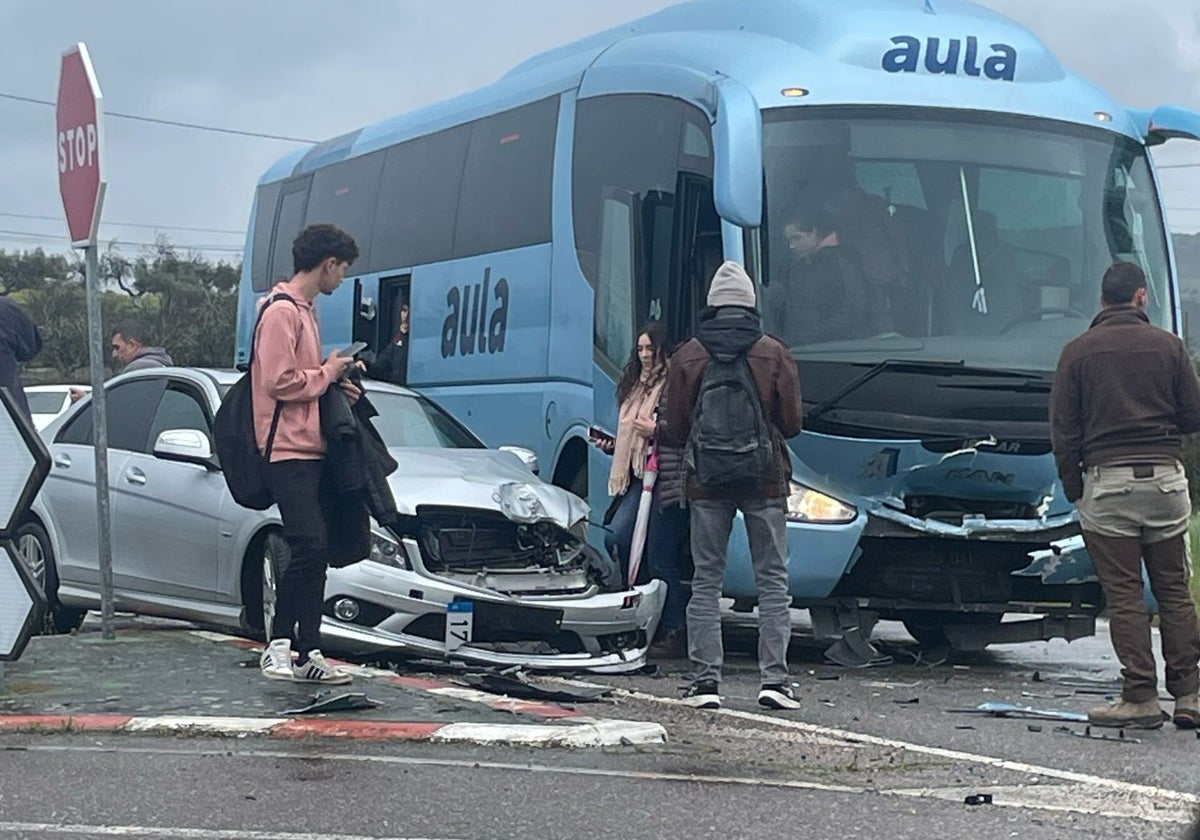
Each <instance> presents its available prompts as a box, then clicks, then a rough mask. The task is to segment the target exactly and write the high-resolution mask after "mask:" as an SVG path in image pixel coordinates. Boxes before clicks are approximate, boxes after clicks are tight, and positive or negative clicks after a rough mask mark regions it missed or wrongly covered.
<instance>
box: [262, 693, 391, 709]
mask: <svg viewBox="0 0 1200 840" xmlns="http://www.w3.org/2000/svg"><path fill="white" fill-rule="evenodd" d="M382 705H383V704H382V703H380V702H379V701H377V700H372V699H371V698H370V697H368V696H367V695H365V694H363V693H362V692H359V691H322V692H320V693H318V694H314V695H313V698H312V702H311V703H309V704H308V705H307V706H301V707H299V708H297V709H287V710H286V711H284V714H285V715H316V714H322V713H324V712H356V711H361V710H363V709H376V708H379V707H380V706H382Z"/></svg>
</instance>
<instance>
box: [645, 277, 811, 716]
mask: <svg viewBox="0 0 1200 840" xmlns="http://www.w3.org/2000/svg"><path fill="white" fill-rule="evenodd" d="M755 303H756V299H755V293H754V283H753V281H752V280H751V279H750V278H749V277H748V276H747V275H746V272H745V270H744V269H743V268H742V267H741V266H740V265H738V264H737V263H735V262H726V263H724V264H723V265H722V266H721V267H720V268H719V269H717V273H716V274H715V275H714V276H713V280H712V285H711V286H710V287H709V292H708V307H707V308H706V309H705V310H704V311H703V312H701V314H700V328H699V330H698V331H697V335H696V338H693V339H691V340H690V341H688V342H687V343H686V344H684V345H683V346H682V347H680V348H679V350H677V351H676V352H675V355H674V356H672V357H671V364H670V367H669V369H668V373H667V385H666V391H667V393H668V394H670V399H669V400H668V402H667V417H666V422H665V423H664V424H663V426H662V429H661V435H662V439H663V442H664V444H666V445H667V446H686V445H687V444H688V440H689V436H690V435H691V432H692V421H693V414H694V411H695V406H696V403H697V400H698V399H699V397H700V390H701V384H702V382H703V380H704V374H705V371H706V370H707V369H708V366H709V363H710V362H711V361H712V359H713V358H714V357H716V358H719V359H722V360H725V359H730V358H736V357H738V356H740V355H744V356H745V359H746V361H747V363H748V365H749V369H750V377H751V379H753V384H754V387H755V390H756V391H757V396H758V399H759V402H760V403H761V407H762V416H763V419H764V420H765V421H766V422H767V424H768V425H769V426H770V427H771V430H772V435H771V437H772V440H773V441H774V445H773V448H774V450H775V459H774V461H775V464H774V470H773V471H774V478H772V479H770V480H768V481H766V482H765V483H762V484H760V485H759V486H743V487H741V488H739V489H737V490H736V491H731V492H720V493H713V492H712V491H711V490H709V489H708V488H706V487H705V486H703V485H701V484H700V482H699V481H698V480H697V476H696V475H695V474H694V466H695V465H694V464H691V465H690V466H691V467H692V469H691V470H690V474H689V478H688V500H689V506H690V509H691V529H692V534H691V545H692V562H693V565H694V567H695V571H694V573H693V577H692V597H691V600H690V601H689V602H688V607H687V633H688V653H689V656H690V657H691V659H692V661H693V662H695V663H696V665H697V668H698V673H697V675H696V679H695V681H694V682H693V684H692V686H691V688H689V690H688V694H687V697H686V699H685V702H686V703H688V704H689V705H692V706H696V707H698V708H705V709H715V708H720V705H721V695H720V681H721V664H722V660H723V658H724V650H723V648H722V645H721V614H720V609H719V607H718V599H719V598H720V596H721V586H722V583H723V581H724V579H725V564H726V562H727V559H728V546H729V534H730V531H731V530H732V527H733V517H734V514H735V513H737V511H739V510H740V511H741V512H742V516H743V518H744V519H745V522H746V533H747V536H748V537H749V540H750V555H751V557H752V559H753V562H754V577H755V581H756V583H757V587H758V621H759V634H758V660H759V670H760V672H761V674H762V689H761V691H760V692H759V695H758V702H759V703H760V704H761V705H764V706H767V707H769V708H774V709H796V708H799V703H798V702H797V701H796V698H795V696H794V695H793V693H792V689H791V684H790V680H789V677H788V670H787V648H788V641H789V640H790V639H791V616H790V613H789V602H790V599H789V597H788V570H787V562H788V558H787V512H786V510H787V508H786V499H787V494H788V480H789V478H790V477H791V460H790V458H789V456H788V451H787V446H786V444H785V443H784V440H785V439H787V438H791V437H795V436H796V435H798V434H799V433H800V426H801V421H802V419H803V409H802V407H801V404H800V375H799V372H798V370H797V369H796V362H795V360H794V359H793V358H792V356H791V353H790V352H789V350H788V348H787V347H786V346H785V345H784V344H783V343H782V342H780V341H778V340H777V339H774V338H771V337H769V336H766V335H764V334H763V331H762V327H761V325H760V322H759V315H758V311H757V310H756V309H755Z"/></svg>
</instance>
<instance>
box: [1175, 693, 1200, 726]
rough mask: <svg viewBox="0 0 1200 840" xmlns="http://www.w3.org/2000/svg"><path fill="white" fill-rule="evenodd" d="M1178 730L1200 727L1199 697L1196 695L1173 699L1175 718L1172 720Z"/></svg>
mask: <svg viewBox="0 0 1200 840" xmlns="http://www.w3.org/2000/svg"><path fill="white" fill-rule="evenodd" d="M1172 720H1173V721H1174V722H1175V725H1176V726H1178V727H1179V728H1180V729H1196V728H1197V727H1200V697H1198V696H1197V695H1196V694H1185V695H1184V696H1183V697H1176V698H1175V716H1174V717H1173V718H1172Z"/></svg>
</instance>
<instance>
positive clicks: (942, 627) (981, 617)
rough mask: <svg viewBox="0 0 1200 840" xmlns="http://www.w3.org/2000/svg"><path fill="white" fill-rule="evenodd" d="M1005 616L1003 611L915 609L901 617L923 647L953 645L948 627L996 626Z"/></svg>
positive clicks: (907, 628) (909, 631) (906, 628)
mask: <svg viewBox="0 0 1200 840" xmlns="http://www.w3.org/2000/svg"><path fill="white" fill-rule="evenodd" d="M1003 618H1004V616H1003V615H1002V614H1001V613H952V612H936V611H933V610H928V611H914V612H906V613H904V614H903V615H902V616H900V619H901V620H902V621H903V622H904V629H905V630H907V631H908V635H910V636H912V637H913V638H914V639H915V640H916V642H917V644H919V645H920V646H921V647H923V648H939V647H953V645H951V643H950V639H949V637H948V636H947V634H946V629H947V628H948V627H963V626H970V627H977V628H980V629H987V628H990V627H995V626H996V625H998V624H999V623H1000V621H1001V620H1002V619H1003Z"/></svg>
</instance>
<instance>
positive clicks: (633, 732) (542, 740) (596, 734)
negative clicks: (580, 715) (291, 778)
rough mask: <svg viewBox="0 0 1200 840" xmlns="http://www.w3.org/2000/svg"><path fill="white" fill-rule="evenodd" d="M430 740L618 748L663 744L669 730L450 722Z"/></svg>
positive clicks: (628, 724) (606, 723)
mask: <svg viewBox="0 0 1200 840" xmlns="http://www.w3.org/2000/svg"><path fill="white" fill-rule="evenodd" d="M430 740H432V741H435V742H442V743H448V742H456V741H466V742H469V743H474V744H519V745H522V746H534V747H615V746H620V745H622V744H663V743H666V740H667V730H666V729H664V728H663V727H662V725H660V724H657V723H643V722H639V721H628V720H592V721H589V722H587V723H582V722H581V723H572V724H569V725H566V726H545V725H530V724H524V725H523V724H507V723H448V724H446V725H445V726H443V727H442V728H441V729H439V730H438V731H437V732H435V733H434V734H433V736H432V738H431V739H430Z"/></svg>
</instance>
